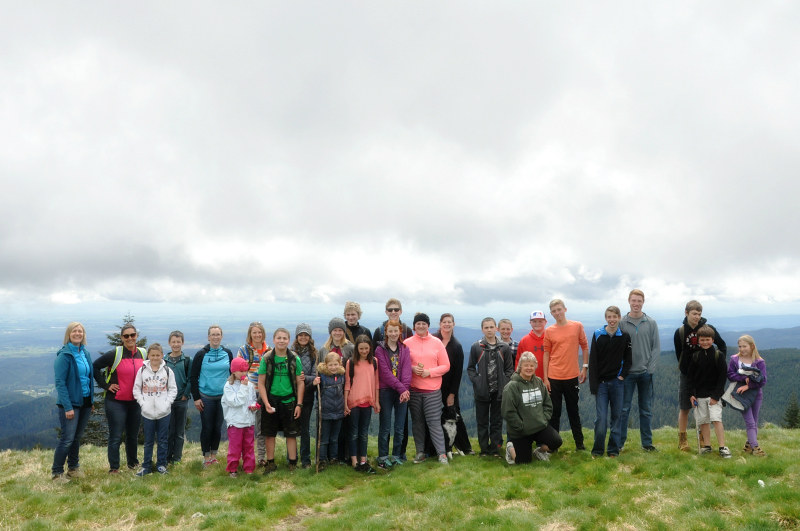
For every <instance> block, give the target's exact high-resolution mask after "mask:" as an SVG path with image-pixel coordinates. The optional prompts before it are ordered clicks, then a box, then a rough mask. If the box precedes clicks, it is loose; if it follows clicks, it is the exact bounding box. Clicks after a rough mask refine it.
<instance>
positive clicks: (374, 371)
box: [344, 335, 381, 474]
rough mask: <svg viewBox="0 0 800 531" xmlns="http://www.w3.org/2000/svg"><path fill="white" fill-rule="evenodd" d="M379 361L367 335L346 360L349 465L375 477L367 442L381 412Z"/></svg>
mask: <svg viewBox="0 0 800 531" xmlns="http://www.w3.org/2000/svg"><path fill="white" fill-rule="evenodd" d="M379 384H380V382H379V379H378V362H377V361H376V360H375V354H374V352H373V349H372V341H370V339H369V337H368V336H366V335H360V336H358V337H357V338H356V344H355V354H354V355H353V359H350V360H347V367H346V370H345V384H344V414H345V415H350V462H351V463H352V465H353V469H354V470H356V471H358V472H365V473H367V474H374V473H375V469H373V468H372V467H371V466H370V465H369V463H368V462H367V439H368V436H369V421H370V419H371V417H372V410H373V409H374V410H375V413H380V411H381V406H380V401H379V399H378V393H379Z"/></svg>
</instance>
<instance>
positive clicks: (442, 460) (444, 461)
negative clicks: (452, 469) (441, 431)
mask: <svg viewBox="0 0 800 531" xmlns="http://www.w3.org/2000/svg"><path fill="white" fill-rule="evenodd" d="M439 464H440V465H449V464H450V461H448V460H447V454H442V455H440V456H439Z"/></svg>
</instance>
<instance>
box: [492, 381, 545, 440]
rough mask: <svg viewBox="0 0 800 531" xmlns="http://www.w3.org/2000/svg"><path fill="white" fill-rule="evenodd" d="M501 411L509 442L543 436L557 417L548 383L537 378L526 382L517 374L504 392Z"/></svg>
mask: <svg viewBox="0 0 800 531" xmlns="http://www.w3.org/2000/svg"><path fill="white" fill-rule="evenodd" d="M500 407H501V411H502V414H503V418H504V419H505V420H506V424H507V430H508V436H509V438H514V439H518V438H521V437H525V436H528V435H533V434H534V433H539V432H540V431H542V430H543V429H544V428H545V427H546V426H547V423H548V422H549V421H550V417H552V416H553V402H552V400H551V399H550V394H549V393H548V392H547V388H545V386H544V382H542V380H541V379H540V378H539V377H538V376H536V375H533V376H532V377H531V379H530V380H525V379H523V378H522V376H520V375H519V374H517V373H516V372H515V373H514V374H512V375H511V381H510V382H509V383H508V385H506V388H505V389H504V390H503V402H502V405H501V406H500Z"/></svg>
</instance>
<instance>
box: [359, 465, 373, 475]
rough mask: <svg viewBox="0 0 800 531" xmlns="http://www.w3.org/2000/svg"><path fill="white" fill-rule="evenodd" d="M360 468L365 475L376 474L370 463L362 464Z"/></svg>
mask: <svg viewBox="0 0 800 531" xmlns="http://www.w3.org/2000/svg"><path fill="white" fill-rule="evenodd" d="M358 466H359V469H360V471H361V472H363V473H365V474H374V473H375V469H374V468H372V467H371V466H370V464H369V463H361V464H360V465H358Z"/></svg>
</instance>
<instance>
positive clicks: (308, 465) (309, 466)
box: [300, 463, 311, 470]
mask: <svg viewBox="0 0 800 531" xmlns="http://www.w3.org/2000/svg"><path fill="white" fill-rule="evenodd" d="M300 468H302V469H303V470H305V469H306V468H311V463H303V465H302V466H301V467H300Z"/></svg>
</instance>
